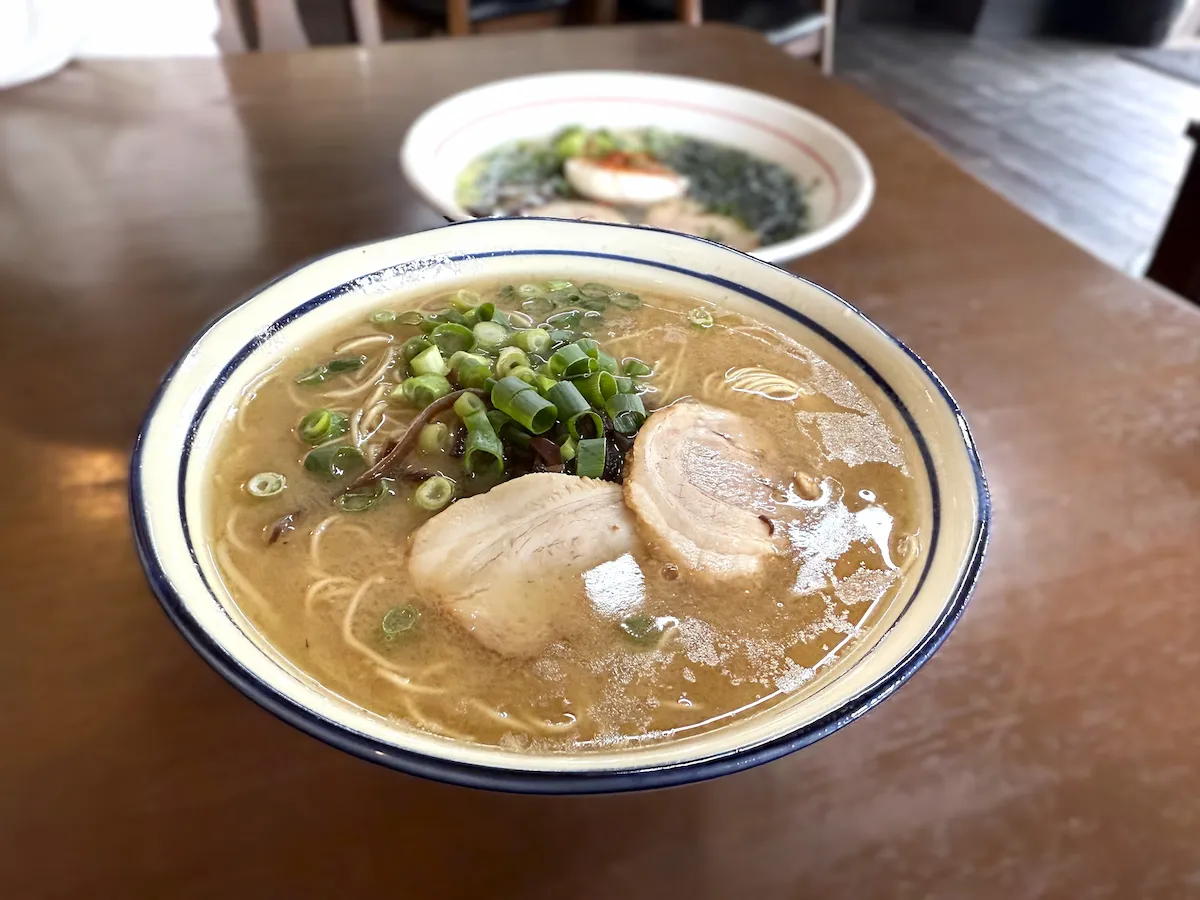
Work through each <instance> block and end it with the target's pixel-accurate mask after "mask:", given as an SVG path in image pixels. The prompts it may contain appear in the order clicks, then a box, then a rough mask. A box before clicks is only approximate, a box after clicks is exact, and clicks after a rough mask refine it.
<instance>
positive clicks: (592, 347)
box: [575, 338, 600, 359]
mask: <svg viewBox="0 0 1200 900" xmlns="http://www.w3.org/2000/svg"><path fill="white" fill-rule="evenodd" d="M575 346H576V347H578V348H579V349H580V350H582V351H583V352H584V353H586V354H587V355H588V356H590V357H591V358H592V359H595V358H596V356H597V354H598V353H599V352H600V344H599V342H597V341H593V340H592V339H591V338H580V339H579V340H577V341H576V342H575Z"/></svg>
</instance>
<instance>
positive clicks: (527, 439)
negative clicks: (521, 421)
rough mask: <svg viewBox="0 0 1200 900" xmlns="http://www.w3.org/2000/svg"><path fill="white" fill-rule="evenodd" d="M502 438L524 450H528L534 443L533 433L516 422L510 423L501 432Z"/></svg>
mask: <svg viewBox="0 0 1200 900" xmlns="http://www.w3.org/2000/svg"><path fill="white" fill-rule="evenodd" d="M500 439H501V440H503V441H508V443H510V444H512V445H514V446H516V447H519V448H520V449H522V450H528V449H529V445H530V444H531V443H533V435H532V434H530V433H529V432H528V431H526V430H525V429H524V428H522V427H521V426H520V425H518V424H517V423H516V422H512V423H510V424H509V425H507V426H506V427H505V428H504V430H503V431H501V432H500Z"/></svg>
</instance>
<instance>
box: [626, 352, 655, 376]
mask: <svg viewBox="0 0 1200 900" xmlns="http://www.w3.org/2000/svg"><path fill="white" fill-rule="evenodd" d="M625 374H626V375H628V376H630V377H631V378H642V377H644V376H646V375H653V374H654V370H653V369H652V368H650V367H649V366H648V365H646V363H644V362H642V361H641V360H640V359H638V358H637V357H636V356H630V357H628V358H627V359H626V360H625Z"/></svg>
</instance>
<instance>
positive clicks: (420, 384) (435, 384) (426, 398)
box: [389, 372, 452, 409]
mask: <svg viewBox="0 0 1200 900" xmlns="http://www.w3.org/2000/svg"><path fill="white" fill-rule="evenodd" d="M399 389H400V391H401V392H402V393H403V395H404V399H405V400H407V401H408V402H409V403H411V404H412V405H413V406H415V407H417V408H418V409H424V408H425V407H427V406H428V405H429V404H430V403H432V402H433V401H434V400H437V399H439V398H441V397H445V396H446V395H447V394H448V393H450V391H451V390H452V389H451V387H450V382H449V381H447V380H446V376H445V375H435V374H433V373H432V372H430V373H428V374H425V375H414V376H413V377H412V378H406V379H404V383H403V384H401V385H400V388H399ZM395 392H396V391H395V389H393V390H392V394H395ZM389 399H390V398H389Z"/></svg>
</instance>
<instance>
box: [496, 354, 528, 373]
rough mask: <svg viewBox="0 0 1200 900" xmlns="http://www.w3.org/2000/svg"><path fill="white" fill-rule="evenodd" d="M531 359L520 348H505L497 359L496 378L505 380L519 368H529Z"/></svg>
mask: <svg viewBox="0 0 1200 900" xmlns="http://www.w3.org/2000/svg"><path fill="white" fill-rule="evenodd" d="M528 365H529V357H528V356H526V355H525V351H524V350H522V349H521V348H520V347H505V348H504V349H503V350H501V351H500V355H499V356H497V357H496V377H497V378H504V377H505V376H507V375H511V374H512V371H513V369H515V368H517V367H518V366H528Z"/></svg>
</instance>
